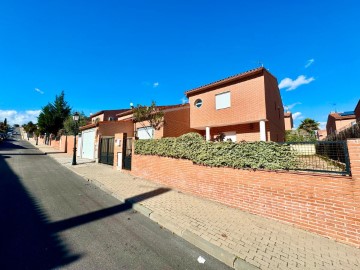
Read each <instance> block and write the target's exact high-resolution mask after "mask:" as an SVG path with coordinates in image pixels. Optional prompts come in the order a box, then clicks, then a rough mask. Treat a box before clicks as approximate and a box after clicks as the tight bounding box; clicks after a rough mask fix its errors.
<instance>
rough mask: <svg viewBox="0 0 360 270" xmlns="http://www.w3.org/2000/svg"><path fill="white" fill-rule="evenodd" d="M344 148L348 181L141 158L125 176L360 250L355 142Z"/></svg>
mask: <svg viewBox="0 0 360 270" xmlns="http://www.w3.org/2000/svg"><path fill="white" fill-rule="evenodd" d="M348 148H349V153H350V158H351V160H352V163H351V165H352V171H353V176H352V177H349V176H337V175H328V174H315V173H300V172H284V171H278V172H275V171H261V170H258V171H252V170H238V169H232V168H215V167H206V166H201V165H195V164H193V163H192V162H191V161H189V160H180V159H173V158H166V157H158V156H143V155H133V159H132V171H131V173H132V174H133V175H135V176H138V177H143V178H146V179H149V180H152V181H154V182H157V183H160V184H163V185H166V186H169V187H172V188H174V189H177V190H180V191H183V192H186V193H190V194H194V195H197V196H200V197H204V198H207V199H210V200H214V201H217V202H220V203H223V204H226V205H228V206H231V207H236V208H239V209H241V210H245V211H247V212H250V213H253V214H257V215H260V216H264V217H269V218H273V219H276V220H279V221H284V222H287V223H291V224H294V225H296V226H297V227H300V228H302V229H305V230H308V231H311V232H315V233H318V234H320V235H323V236H326V237H329V238H332V239H335V240H338V241H341V242H344V243H347V244H351V245H354V246H356V247H360V140H351V141H349V142H348Z"/></svg>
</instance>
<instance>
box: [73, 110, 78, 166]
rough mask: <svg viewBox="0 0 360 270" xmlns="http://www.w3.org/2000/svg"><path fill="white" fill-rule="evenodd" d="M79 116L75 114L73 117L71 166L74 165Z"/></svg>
mask: <svg viewBox="0 0 360 270" xmlns="http://www.w3.org/2000/svg"><path fill="white" fill-rule="evenodd" d="M79 118H80V115H79V114H78V113H77V112H76V113H74V115H73V120H74V153H73V160H72V165H76V133H77V125H78V122H79Z"/></svg>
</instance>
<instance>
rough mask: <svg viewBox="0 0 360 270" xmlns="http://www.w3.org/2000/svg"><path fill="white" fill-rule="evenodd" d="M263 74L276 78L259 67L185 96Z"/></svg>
mask: <svg viewBox="0 0 360 270" xmlns="http://www.w3.org/2000/svg"><path fill="white" fill-rule="evenodd" d="M263 72H267V73H268V74H269V75H271V76H272V77H274V76H273V75H272V74H271V73H270V72H269V71H267V70H266V69H265V68H264V67H259V68H255V69H251V70H248V71H245V72H242V73H239V74H236V75H233V76H230V77H227V78H225V79H222V80H218V81H215V82H212V83H209V84H205V85H203V86H200V87H197V88H194V89H191V90H188V91H186V92H185V95H186V96H189V95H194V94H197V93H199V92H203V91H206V90H208V89H209V88H213V87H215V86H220V85H223V84H227V83H231V82H235V81H238V80H240V79H246V78H249V77H252V76H254V75H259V74H263ZM274 78H275V77H274Z"/></svg>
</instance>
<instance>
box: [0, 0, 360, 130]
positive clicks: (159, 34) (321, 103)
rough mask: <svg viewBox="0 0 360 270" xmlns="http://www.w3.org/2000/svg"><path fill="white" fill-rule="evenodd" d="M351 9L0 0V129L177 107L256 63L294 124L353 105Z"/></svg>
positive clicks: (357, 38) (342, 5)
mask: <svg viewBox="0 0 360 270" xmlns="http://www.w3.org/2000/svg"><path fill="white" fill-rule="evenodd" d="M359 10H360V4H359V1H355V0H352V1H347V0H344V1H331V0H330V1H307V0H305V1H240V0H238V1H226V0H225V1H196V0H194V1H156V0H153V1H119V0H118V1H115V0H114V1H92V0H87V1H49V0H46V1H24V0H23V1H17V0H12V1H1V3H0V37H1V39H0V91H1V93H2V95H1V97H0V121H2V120H1V119H2V118H4V117H7V119H8V121H9V122H10V123H12V124H15V122H16V123H19V124H22V123H24V122H27V121H29V120H33V121H35V122H36V116H37V114H38V111H39V110H40V109H41V107H43V106H44V105H46V104H47V103H48V102H51V101H53V100H54V99H55V95H57V94H59V93H60V92H61V91H62V90H64V92H65V98H66V100H67V101H68V102H69V104H70V105H71V107H72V108H73V110H76V111H83V112H84V113H86V114H90V113H95V112H97V111H100V110H103V109H118V108H128V107H129V103H130V102H133V103H134V104H150V103H151V101H152V100H154V101H156V103H157V104H158V105H168V104H169V105H170V104H178V103H181V102H182V101H183V100H184V92H185V91H186V90H189V89H192V88H195V87H197V86H200V85H203V84H206V83H210V82H213V81H216V80H219V79H222V78H225V77H228V76H231V75H234V74H237V73H241V72H244V71H246V70H249V69H252V68H255V67H258V66H259V65H261V64H263V65H264V66H265V67H266V68H267V69H269V71H270V72H271V73H272V74H273V75H274V76H275V77H277V79H278V82H279V84H280V86H281V88H282V89H281V95H282V99H283V103H284V105H286V106H287V107H288V108H290V109H291V111H292V112H293V114H294V115H295V116H296V120H295V124H298V123H299V121H301V119H303V118H306V117H310V118H314V119H315V120H317V121H319V122H322V123H323V122H325V121H326V119H327V115H328V113H329V112H330V111H334V110H337V111H349V110H353V109H354V108H355V105H356V104H357V102H358V100H359V99H360V87H359V86H360V82H359V75H358V72H359V69H358V67H359V66H360V65H359V64H360V57H359V55H360V54H359V48H360V34H359V29H360V20H359V15H358V11H359Z"/></svg>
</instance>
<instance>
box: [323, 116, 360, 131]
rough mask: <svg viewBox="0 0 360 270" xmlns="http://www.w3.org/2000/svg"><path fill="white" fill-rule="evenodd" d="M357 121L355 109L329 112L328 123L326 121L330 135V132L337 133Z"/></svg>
mask: <svg viewBox="0 0 360 270" xmlns="http://www.w3.org/2000/svg"><path fill="white" fill-rule="evenodd" d="M355 122H356V115H355V112H354V111H349V112H341V113H337V112H332V113H330V114H329V116H328V119H327V123H326V133H327V135H328V136H329V135H330V134H333V133H337V132H339V131H341V130H343V129H345V128H346V127H349V126H351V124H353V123H355Z"/></svg>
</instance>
